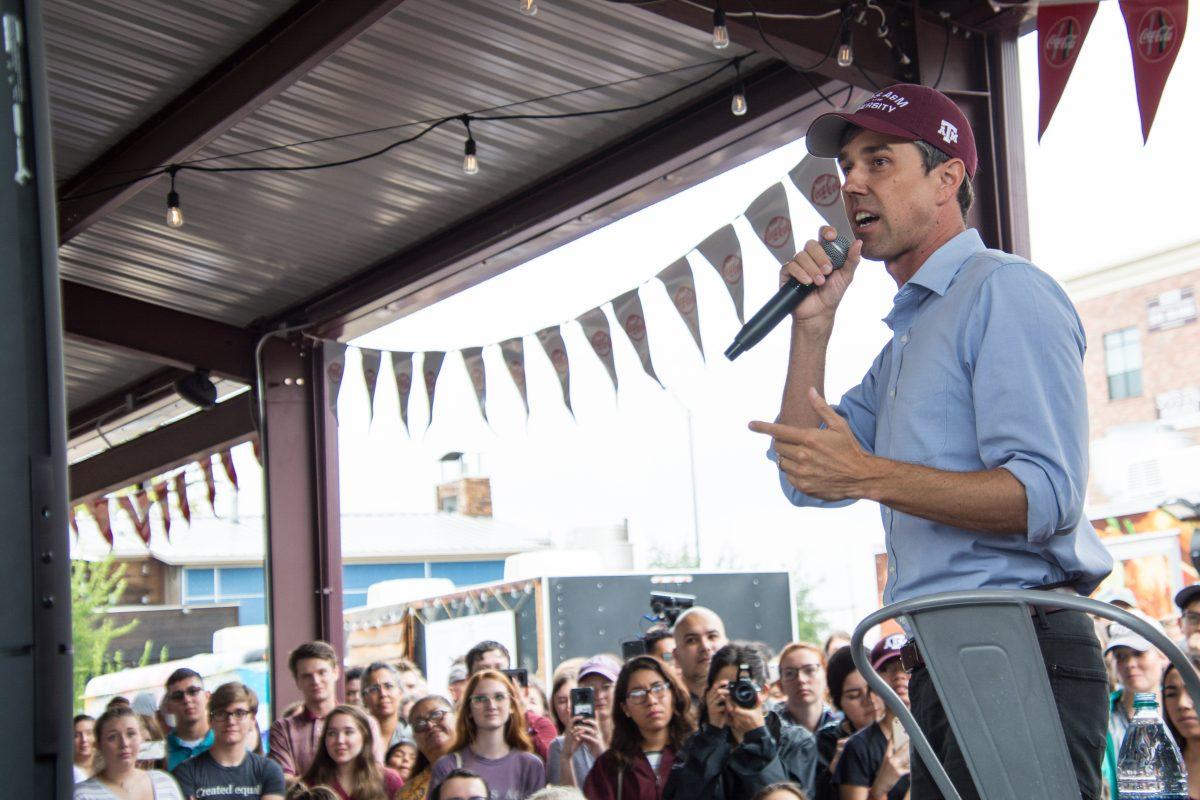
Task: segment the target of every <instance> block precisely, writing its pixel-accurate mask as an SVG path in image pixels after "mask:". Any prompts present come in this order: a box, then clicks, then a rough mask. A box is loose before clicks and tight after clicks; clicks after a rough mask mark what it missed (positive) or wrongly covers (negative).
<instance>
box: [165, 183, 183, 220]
mask: <svg viewBox="0 0 1200 800" xmlns="http://www.w3.org/2000/svg"><path fill="white" fill-rule="evenodd" d="M167 224H168V225H170V226H171V227H172V228H181V227H183V209H181V208H180V207H179V193H178V192H169V193H168V194H167Z"/></svg>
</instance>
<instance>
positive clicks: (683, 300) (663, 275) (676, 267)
mask: <svg viewBox="0 0 1200 800" xmlns="http://www.w3.org/2000/svg"><path fill="white" fill-rule="evenodd" d="M658 279H659V280H660V281H662V282H663V285H664V286H666V287H667V296H668V297H670V298H671V303H672V304H673V305H674V306H675V310H676V311H678V312H679V316H680V317H682V318H683V322H684V324H685V325H687V329H688V331H689V332H691V334H692V338H693V339H694V340H695V341H696V348H697V349H698V350H699V351H700V358H704V345H703V344H702V343H701V342H700V309H699V307H698V306H697V305H696V282H695V281H694V280H693V279H692V268H691V266H690V265H689V264H688V261H687V259H686V258H681V259H679V260H678V261H676V262H675V263H674V264H671V265H670V266H669V267H667V268H666V269H664V270H663V271H662V272H660V273H658Z"/></svg>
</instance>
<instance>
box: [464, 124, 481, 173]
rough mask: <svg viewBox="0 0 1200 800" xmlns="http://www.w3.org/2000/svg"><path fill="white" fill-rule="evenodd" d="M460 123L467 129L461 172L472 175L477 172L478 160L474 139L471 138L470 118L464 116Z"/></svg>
mask: <svg viewBox="0 0 1200 800" xmlns="http://www.w3.org/2000/svg"><path fill="white" fill-rule="evenodd" d="M462 121H463V126H464V127H466V129H467V141H466V144H464V145H463V162H462V167H463V172H465V173H466V174H468V175H474V174H475V173H477V172H479V159H478V158H477V157H476V155H475V137H473V136H471V118H470V117H468V116H466V115H465V114H464V115H463V118H462Z"/></svg>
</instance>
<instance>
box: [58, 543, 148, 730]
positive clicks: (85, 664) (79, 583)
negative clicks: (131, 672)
mask: <svg viewBox="0 0 1200 800" xmlns="http://www.w3.org/2000/svg"><path fill="white" fill-rule="evenodd" d="M124 591H125V565H124V564H117V563H115V562H114V561H113V559H112V557H111V556H109V557H108V558H106V559H104V560H103V561H98V562H95V563H89V562H86V561H72V562H71V642H72V646H73V647H74V649H75V669H74V676H73V677H74V692H75V707H76V708H77V709H81V708H82V706H83V690H84V686H86V685H87V682H88V681H89V680H90V679H92V678H94V677H96V676H97V675H104V674H107V673H109V672H116V671H117V670H120V669H124V667H125V665H124V663H123V659H122V658H121V653H120V651H117V652H116V653H113V654H111V655H110V654H109V652H108V648H109V645H111V644H112V641H113V640H114V639H116V638H118V637H120V636H124V635H125V634H127V633H129V632H130V631H132V630H133V629H134V628H136V627H137V620H132V621H131V622H127V623H125V624H124V625H117V624H115V623H114V622H113V620H112V619H111V618H110V617H109V616H108V615H107V614H105V613H104V609H105V608H106V607H108V606H111V605H114V604H115V603H116V602H117V601H118V600H119V599H120V597H121V594H122V593H123V592H124ZM150 647H151V645H150V642H147V643H146V650H145V651H144V653H143V660H144V661H146V662H147V663H148V662H149V653H150Z"/></svg>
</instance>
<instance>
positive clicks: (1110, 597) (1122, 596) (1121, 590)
mask: <svg viewBox="0 0 1200 800" xmlns="http://www.w3.org/2000/svg"><path fill="white" fill-rule="evenodd" d="M1096 599H1097V600H1099V601H1100V602H1101V603H1109V604H1111V605H1114V606H1115V605H1117V604H1118V603H1124V604H1125V606H1126V607H1127V608H1137V607H1138V602H1137V598H1136V597H1134V596H1133V591H1132V590H1130V588H1129V587H1128V586H1118V587H1117V588H1115V589H1108V590H1106V591H1103V592H1101V593H1100V594H1099V595H1097V596H1096Z"/></svg>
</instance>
